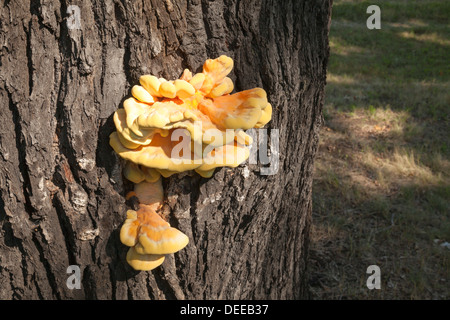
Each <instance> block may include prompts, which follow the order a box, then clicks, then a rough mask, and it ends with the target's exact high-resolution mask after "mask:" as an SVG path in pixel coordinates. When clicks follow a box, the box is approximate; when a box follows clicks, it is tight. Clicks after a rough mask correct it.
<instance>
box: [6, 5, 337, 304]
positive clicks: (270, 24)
mask: <svg viewBox="0 0 450 320" xmlns="http://www.w3.org/2000/svg"><path fill="white" fill-rule="evenodd" d="M71 5H76V6H78V8H79V9H80V10H79V12H77V8H76V7H69V6H71ZM68 9H69V11H71V12H73V13H72V15H71V14H68V13H67V10H68ZM0 10H1V11H0V44H1V49H0V68H1V69H0V71H1V72H0V105H1V108H0V187H1V197H0V288H1V289H0V299H73V298H76V299H85V298H88V299H296V298H305V297H307V296H308V292H307V288H308V286H307V276H306V259H307V249H308V234H309V229H310V221H311V184H312V168H313V159H314V156H315V153H316V149H317V145H318V133H319V127H320V124H321V121H322V120H321V119H322V116H321V111H322V105H323V97H324V86H325V81H326V80H325V79H326V64H327V59H328V29H329V21H330V10H331V0H325V1H308V0H303V1H300V0H292V1H269V0H267V1H260V0H255V1H250V0H249V1H247V0H245V1H240V0H216V1H206V0H202V1H200V0H190V1H178V0H165V1H157V0H151V1H150V0H149V1H147V0H143V1H118V0H115V1H96V0H84V1H79V0H73V1H66V0H61V1H52V0H40V1H31V2H29V1H22V0H1V2H0ZM78 18H79V19H78ZM221 54H225V55H228V56H230V57H231V58H233V59H234V61H235V66H234V70H233V72H232V74H231V76H230V77H231V78H232V79H233V80H234V81H235V90H236V91H241V90H245V89H250V88H253V87H258V86H259V87H262V88H264V89H265V90H266V91H267V94H268V100H269V102H271V104H272V106H273V109H274V111H273V117H272V121H271V122H270V123H269V124H268V128H269V129H270V130H269V131H270V133H271V135H272V136H273V135H274V134H275V133H276V131H275V130H274V129H277V130H278V133H279V152H276V150H272V155H274V159H275V158H276V157H279V168H278V171H277V172H276V174H272V175H263V174H261V166H262V165H261V164H260V165H248V164H244V165H241V166H240V167H238V168H222V169H220V170H217V171H216V173H215V174H214V176H213V177H212V178H210V179H204V178H201V177H200V176H198V175H197V174H180V175H178V176H172V177H171V178H168V179H164V182H163V184H164V190H165V205H164V211H165V212H166V213H167V214H168V217H169V222H170V223H171V225H173V226H175V227H176V228H178V229H180V230H181V231H182V232H184V233H185V234H186V235H188V237H189V239H190V243H189V244H188V246H187V247H186V248H185V249H183V250H181V251H180V252H178V253H176V254H175V255H170V256H168V257H167V258H166V260H165V262H164V263H163V265H162V266H161V267H159V268H157V269H155V270H153V271H151V272H137V271H134V270H133V269H132V268H131V267H129V266H128V264H127V262H126V260H125V255H126V252H127V250H128V247H126V246H124V245H123V244H121V242H120V240H119V236H118V235H119V230H120V227H121V224H122V223H123V221H124V220H125V217H126V214H125V213H126V210H127V209H129V208H130V206H129V204H128V203H126V202H125V194H126V193H127V192H128V191H130V190H132V188H133V185H132V184H131V183H129V182H127V181H126V180H125V179H124V178H123V177H122V164H123V163H122V161H121V159H119V157H118V156H117V155H116V154H115V153H114V151H113V150H112V149H111V147H110V146H109V135H110V133H111V132H112V131H114V130H115V128H114V123H113V121H112V115H113V113H114V111H115V110H116V109H117V108H118V107H119V106H120V105H121V103H122V102H123V100H124V99H125V98H126V97H128V96H129V95H130V88H131V86H133V85H134V84H137V83H138V79H139V76H140V75H143V74H153V75H157V76H160V77H165V78H168V79H175V78H178V77H179V76H180V74H181V72H182V71H183V69H184V68H189V69H191V70H193V71H198V70H199V69H200V67H201V66H202V65H203V62H204V61H205V60H206V59H207V58H216V57H218V56H220V55H221ZM275 137H276V136H275ZM263 144H266V145H267V142H265V141H263V142H261V145H260V148H261V147H263ZM269 144H270V143H269ZM69 265H78V266H79V267H80V270H81V289H76V288H74V289H69V287H68V286H67V283H66V281H67V279H68V278H69V277H70V276H71V273H67V268H68V266H69Z"/></svg>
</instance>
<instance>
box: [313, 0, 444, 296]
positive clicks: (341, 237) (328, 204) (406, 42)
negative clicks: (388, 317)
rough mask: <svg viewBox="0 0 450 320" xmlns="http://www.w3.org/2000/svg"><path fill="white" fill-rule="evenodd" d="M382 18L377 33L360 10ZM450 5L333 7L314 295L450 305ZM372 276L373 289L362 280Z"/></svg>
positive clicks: (318, 173) (319, 161)
mask: <svg viewBox="0 0 450 320" xmlns="http://www.w3.org/2000/svg"><path fill="white" fill-rule="evenodd" d="M371 4H377V5H379V6H380V8H381V30H369V29H367V28H366V19H367V18H368V16H369V14H367V13H366V8H367V7H368V6H369V5H371ZM449 17H450V2H449V1H425V0H422V1H417V0H416V1H371V2H367V1H336V0H335V1H334V6H333V14H332V25H331V32H330V48H331V51H330V61H329V68H328V79H327V82H328V84H327V88H326V100H325V107H324V119H325V125H324V127H323V129H322V132H321V142H320V150H319V153H318V156H317V158H316V165H315V183H314V187H313V192H314V193H313V201H314V208H313V219H314V221H313V230H312V238H313V244H312V251H311V263H310V266H311V269H310V272H311V292H312V296H313V298H316V299H323V298H331V299H374V298H375V299H380V298H381V299H448V298H450V289H449V288H450V281H449V280H450V279H449V275H450V249H449V248H447V247H446V246H445V244H446V242H450V148H449V142H450V112H449V111H450V95H449V92H450V25H449V19H450V18H449ZM372 264H376V265H378V266H379V267H380V268H381V273H382V277H381V279H382V288H381V290H368V289H367V287H366V279H367V277H368V275H367V274H366V269H367V267H368V266H369V265H372Z"/></svg>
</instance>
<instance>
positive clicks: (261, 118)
mask: <svg viewBox="0 0 450 320" xmlns="http://www.w3.org/2000/svg"><path fill="white" fill-rule="evenodd" d="M232 68H233V60H232V59H231V58H229V57H227V56H224V55H222V56H220V57H219V58H217V59H208V60H207V61H206V62H205V63H204V65H203V72H201V73H197V74H195V75H192V73H191V72H190V71H189V70H188V69H186V70H184V72H183V74H182V76H181V77H180V79H177V80H174V81H168V80H166V79H163V78H157V77H155V76H152V75H144V76H141V77H140V79H139V82H140V86H139V85H135V86H134V87H133V88H132V90H131V94H132V96H133V97H130V98H128V99H127V100H125V101H124V103H123V109H118V110H117V111H116V112H115V114H114V123H115V126H116V129H117V131H116V132H113V133H112V134H111V136H110V145H111V146H112V147H113V149H114V150H115V151H116V152H117V153H118V154H119V156H121V157H122V158H123V159H125V160H126V162H125V167H124V176H125V177H126V178H127V179H128V180H130V181H132V182H133V183H135V187H134V192H132V195H134V196H136V197H137V198H138V200H139V209H138V210H137V211H134V210H128V212H127V219H126V221H125V223H124V224H123V226H122V229H121V232H120V240H121V241H122V243H123V244H125V245H127V246H129V247H130V249H129V251H128V253H127V261H128V263H129V264H130V265H131V266H132V267H133V268H134V269H136V270H151V269H154V268H156V267H158V266H159V265H160V264H161V263H162V262H163V261H164V257H165V255H166V254H171V253H175V252H177V251H179V250H181V249H183V248H184V247H185V246H186V245H187V244H188V242H189V239H188V237H187V236H186V235H185V234H183V233H182V232H181V231H179V230H177V229H175V228H173V227H171V226H170V224H169V223H168V222H167V221H165V220H164V219H163V218H162V217H161V216H160V215H159V214H158V211H159V210H160V208H161V205H162V202H163V198H164V192H163V188H162V183H161V176H163V177H169V176H171V175H172V174H175V173H179V172H184V171H188V170H195V171H196V172H197V173H198V174H200V175H201V176H202V177H205V178H209V177H211V176H212V175H213V173H214V170H215V168H217V167H223V166H227V167H236V166H238V165H239V164H241V163H243V162H244V161H245V160H246V159H247V158H248V156H249V150H248V145H250V144H251V143H252V139H251V137H250V136H249V135H247V134H246V133H245V132H244V130H247V129H251V128H260V127H262V126H264V125H265V124H266V123H267V122H269V121H270V119H271V117H272V106H271V105H270V103H268V101H267V95H266V92H265V91H264V90H263V89H261V88H254V89H250V90H245V91H241V92H237V93H234V94H230V93H231V92H232V91H233V89H234V85H233V81H232V80H231V79H230V78H228V77H227V75H228V74H229V73H230V72H231V70H232Z"/></svg>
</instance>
